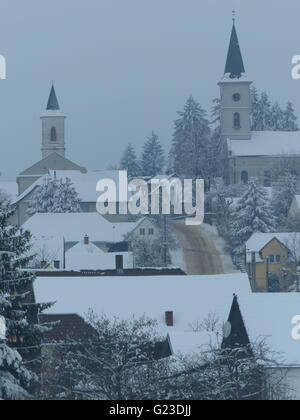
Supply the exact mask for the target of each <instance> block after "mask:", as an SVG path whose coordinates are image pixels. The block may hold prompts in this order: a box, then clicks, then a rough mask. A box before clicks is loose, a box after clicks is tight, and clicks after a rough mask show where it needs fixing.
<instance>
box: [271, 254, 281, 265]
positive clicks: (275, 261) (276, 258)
mask: <svg viewBox="0 0 300 420" xmlns="http://www.w3.org/2000/svg"><path fill="white" fill-rule="evenodd" d="M269 262H270V264H280V263H281V255H270V256H269Z"/></svg>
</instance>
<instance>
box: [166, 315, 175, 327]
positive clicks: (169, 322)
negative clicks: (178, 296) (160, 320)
mask: <svg viewBox="0 0 300 420" xmlns="http://www.w3.org/2000/svg"><path fill="white" fill-rule="evenodd" d="M166 325H167V327H174V312H173V311H167V312H166Z"/></svg>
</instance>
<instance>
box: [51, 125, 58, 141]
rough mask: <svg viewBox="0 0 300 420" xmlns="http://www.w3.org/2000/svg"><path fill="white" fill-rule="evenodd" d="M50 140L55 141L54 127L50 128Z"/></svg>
mask: <svg viewBox="0 0 300 420" xmlns="http://www.w3.org/2000/svg"><path fill="white" fill-rule="evenodd" d="M51 141H53V142H55V141H57V132H56V128H55V127H52V128H51Z"/></svg>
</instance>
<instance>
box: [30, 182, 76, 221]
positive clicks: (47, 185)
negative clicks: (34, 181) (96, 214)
mask: <svg viewBox="0 0 300 420" xmlns="http://www.w3.org/2000/svg"><path fill="white" fill-rule="evenodd" d="M80 212H81V207H80V198H79V196H78V194H77V192H76V190H75V188H74V186H73V184H72V183H71V181H70V180H69V179H68V178H67V179H66V181H65V182H64V181H63V180H62V179H60V180H57V179H51V178H46V179H45V181H44V183H43V185H41V186H39V187H38V188H37V189H36V190H35V192H34V195H33V197H32V199H31V201H30V202H29V205H28V209H27V214H28V216H30V217H32V216H33V215H34V214H36V213H80Z"/></svg>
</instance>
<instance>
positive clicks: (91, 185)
mask: <svg viewBox="0 0 300 420" xmlns="http://www.w3.org/2000/svg"><path fill="white" fill-rule="evenodd" d="M50 175H51V177H52V178H54V177H56V178H57V179H63V180H65V179H66V178H69V179H70V180H71V182H72V183H73V184H74V187H75V189H76V191H77V193H78V194H79V197H80V199H81V200H82V201H83V202H86V203H88V202H90V203H95V202H96V201H97V199H98V198H99V196H100V193H99V192H97V191H96V185H97V183H98V182H99V181H100V180H101V179H109V180H112V181H114V182H115V184H116V186H117V190H118V186H119V171H113V170H112V171H94V172H86V173H82V172H80V171H50ZM117 194H118V191H117ZM117 201H118V200H117Z"/></svg>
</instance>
